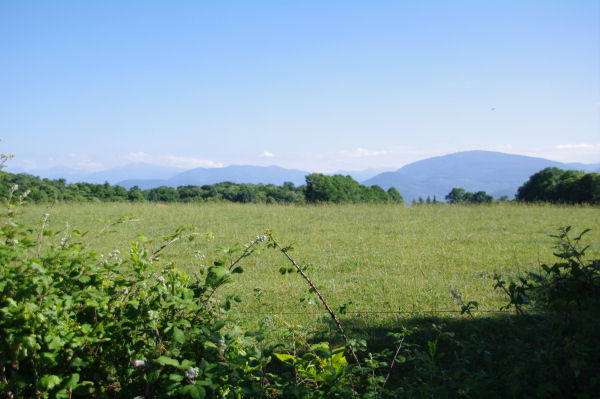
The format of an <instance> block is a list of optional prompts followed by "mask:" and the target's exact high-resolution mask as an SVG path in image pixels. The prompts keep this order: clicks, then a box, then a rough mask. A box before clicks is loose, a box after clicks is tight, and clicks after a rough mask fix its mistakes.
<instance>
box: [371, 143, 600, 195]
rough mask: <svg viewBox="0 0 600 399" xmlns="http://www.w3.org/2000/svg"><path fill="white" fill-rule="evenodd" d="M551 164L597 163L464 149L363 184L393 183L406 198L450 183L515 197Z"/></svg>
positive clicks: (441, 191)
mask: <svg viewBox="0 0 600 399" xmlns="http://www.w3.org/2000/svg"><path fill="white" fill-rule="evenodd" d="M552 166H554V167H557V168H561V169H578V170H584V171H586V172H591V171H593V170H594V169H595V168H596V167H597V165H586V164H580V163H575V164H565V163H561V162H556V161H551V160H548V159H543V158H534V157H528V156H524V155H513V154H505V153H501V152H494V151H464V152H457V153H454V154H449V155H444V156H439V157H434V158H428V159H424V160H422V161H417V162H413V163H411V164H408V165H405V166H404V167H402V168H400V169H398V170H397V171H395V172H386V173H381V174H379V175H377V176H375V177H373V178H371V179H368V180H365V181H363V182H362V184H365V185H372V184H377V185H379V186H381V187H383V188H385V189H388V188H390V187H395V188H396V189H397V190H398V191H400V194H402V196H403V197H404V200H405V201H407V202H410V201H412V200H413V199H417V198H418V197H422V198H424V199H425V198H426V197H427V196H429V197H432V198H433V196H436V197H437V199H438V200H443V199H444V197H445V196H446V195H447V194H448V193H449V192H450V191H451V190H452V188H453V187H462V188H464V189H466V190H467V191H479V190H483V191H485V192H487V193H488V194H492V195H494V196H496V197H499V196H501V195H508V197H509V198H514V195H515V194H516V192H517V189H518V188H519V187H520V186H521V185H522V184H523V183H525V182H526V181H527V180H528V179H529V177H530V176H531V175H533V174H534V173H536V172H538V171H540V170H542V169H544V168H547V167H552Z"/></svg>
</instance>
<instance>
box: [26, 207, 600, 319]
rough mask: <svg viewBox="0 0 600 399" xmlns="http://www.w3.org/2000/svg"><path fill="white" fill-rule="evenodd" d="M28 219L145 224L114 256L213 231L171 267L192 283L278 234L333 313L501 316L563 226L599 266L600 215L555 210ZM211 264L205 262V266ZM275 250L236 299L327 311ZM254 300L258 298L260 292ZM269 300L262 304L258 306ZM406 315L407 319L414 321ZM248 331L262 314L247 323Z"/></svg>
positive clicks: (160, 213) (115, 243) (83, 210)
mask: <svg viewBox="0 0 600 399" xmlns="http://www.w3.org/2000/svg"><path fill="white" fill-rule="evenodd" d="M25 210H26V213H25V215H24V216H22V218H24V219H26V220H28V221H30V222H32V221H37V220H39V219H41V217H42V215H43V214H44V213H46V212H47V213H50V215H51V216H50V226H51V228H52V229H54V230H62V229H64V226H65V223H66V222H69V224H70V226H71V228H78V229H80V230H87V231H90V234H92V233H95V232H97V231H98V230H99V229H100V228H101V226H102V224H101V223H100V222H97V221H96V219H97V218H102V219H105V220H114V219H116V218H118V217H120V216H123V215H132V214H133V215H136V216H137V217H138V218H139V219H140V221H138V222H135V223H128V224H124V225H120V226H119V227H118V231H116V232H114V233H111V234H108V235H104V236H102V237H100V238H99V239H98V246H97V248H101V250H102V251H104V252H106V253H108V252H110V251H111V250H113V249H120V250H121V252H124V251H126V250H127V246H128V243H129V242H130V241H133V240H135V238H136V236H137V235H138V234H143V235H145V236H146V237H149V238H151V237H159V236H164V235H167V234H169V233H171V232H173V231H174V230H175V228H177V227H178V226H181V225H195V226H198V227H199V228H200V229H201V230H202V231H210V232H213V233H214V235H215V238H214V239H200V240H197V241H194V242H191V243H190V242H181V243H178V244H175V245H173V246H172V247H170V248H169V249H168V250H167V251H166V253H165V255H164V258H165V259H167V258H169V259H172V260H174V261H175V263H176V265H177V267H178V268H180V269H181V270H184V271H187V272H195V271H197V270H199V267H200V266H199V265H200V263H201V261H200V260H199V259H198V258H196V257H195V256H194V251H195V250H200V251H201V252H202V253H203V254H205V255H206V259H207V260H212V259H214V253H215V249H216V248H217V247H219V246H232V245H234V244H236V243H248V242H250V241H251V240H252V239H253V238H254V237H255V236H256V235H257V234H262V233H263V232H264V231H265V230H267V229H270V230H271V231H272V232H273V234H274V235H275V236H276V237H277V239H278V240H279V241H280V243H281V244H283V245H286V244H289V243H296V244H295V246H294V247H295V250H294V252H292V253H291V254H292V256H293V257H295V259H296V260H297V261H299V262H301V263H310V264H312V265H313V268H312V270H310V271H309V274H310V276H311V277H312V278H313V280H314V281H315V282H316V283H317V285H318V286H319V287H320V288H321V289H322V292H323V294H324V296H325V297H326V298H327V299H328V300H329V302H330V304H331V306H332V308H337V307H339V306H341V305H343V304H345V303H348V302H352V304H351V305H350V306H349V307H348V310H349V311H350V312H352V311H389V312H395V311H401V312H406V311H431V310H436V311H438V312H439V311H442V310H457V309H458V306H457V305H456V303H455V300H454V299H453V298H452V297H451V295H450V290H451V289H454V290H456V291H458V292H460V293H461V294H462V295H463V298H464V299H465V300H476V301H478V302H479V304H480V309H482V310H497V309H498V308H499V306H500V305H501V304H503V303H504V299H503V298H502V297H501V295H500V293H499V292H497V291H494V290H493V280H492V276H493V274H494V273H495V272H498V273H501V274H503V275H505V276H515V275H517V274H518V273H521V272H523V271H525V270H528V269H531V268H533V267H535V266H537V265H539V264H541V263H545V262H552V261H553V256H552V248H551V246H552V243H553V239H552V238H550V237H548V234H551V233H554V232H556V229H557V228H558V227H559V226H565V225H573V226H574V227H575V228H576V229H577V230H580V229H583V228H591V229H592V232H591V233H589V234H588V235H587V242H590V243H592V247H593V250H594V252H591V253H590V255H593V256H596V257H598V256H600V251H599V249H600V248H599V247H600V209H599V208H591V207H570V206H569V207H566V206H549V205H514V204H501V205H494V206H471V207H463V206H446V205H438V206H414V207H410V208H406V207H403V206H394V205H340V206H268V205H241V204H204V205H185V204H169V205H164V204H130V203H113V204H72V205H71V204H58V205H54V206H53V207H47V206H28V207H27V208H25ZM205 263H206V261H205ZM288 265H289V264H288V263H286V259H285V258H284V257H283V255H282V254H281V253H278V252H276V251H274V250H272V249H270V250H265V252H263V253H261V254H258V255H255V256H253V257H250V258H247V259H245V260H243V263H242V266H243V267H244V269H245V273H244V274H242V275H236V282H235V283H234V284H231V285H229V286H228V287H227V291H229V292H232V291H235V292H236V293H240V294H243V295H244V298H245V300H244V302H243V303H242V304H241V308H240V310H241V311H243V312H265V313H269V312H320V311H321V310H322V309H321V308H320V307H319V306H318V305H311V304H309V303H308V301H306V300H305V301H303V302H301V301H300V299H301V298H302V297H305V296H307V286H306V285H305V283H304V281H302V280H301V278H300V276H298V275H295V274H292V275H285V276H282V275H280V273H279V272H278V270H279V268H280V267H281V266H288ZM255 289H256V290H255ZM259 291H260V293H261V294H260V295H256V293H258V292H259ZM405 316H406V315H405V314H400V315H399V317H405ZM241 317H242V318H243V319H244V322H245V323H246V324H247V325H248V326H252V325H254V323H256V322H257V321H259V320H260V319H262V318H263V317H265V315H264V314H242V315H241ZM269 317H270V318H271V319H272V320H274V323H275V324H278V325H284V324H285V323H288V324H292V325H297V326H300V329H301V330H303V331H310V330H311V329H315V328H319V327H322V324H320V320H321V318H322V315H319V314H302V315H295V314H294V315H292V314H275V315H270V316H269ZM346 317H352V318H354V319H357V318H358V319H359V321H360V322H361V323H362V322H364V323H365V325H367V324H368V325H370V326H374V325H386V324H388V323H394V322H395V320H396V319H395V317H396V316H394V315H393V314H379V315H377V314H367V315H360V316H359V315H355V314H352V313H349V314H348V315H347V316H346Z"/></svg>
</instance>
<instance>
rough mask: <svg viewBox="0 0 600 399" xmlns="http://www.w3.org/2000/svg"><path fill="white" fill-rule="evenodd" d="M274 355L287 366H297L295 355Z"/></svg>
mask: <svg viewBox="0 0 600 399" xmlns="http://www.w3.org/2000/svg"><path fill="white" fill-rule="evenodd" d="M273 355H274V356H275V357H276V358H277V359H279V360H281V361H282V362H284V363H287V364H295V363H296V357H295V356H294V355H289V354H287V353H273Z"/></svg>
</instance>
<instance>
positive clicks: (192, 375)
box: [185, 367, 200, 383]
mask: <svg viewBox="0 0 600 399" xmlns="http://www.w3.org/2000/svg"><path fill="white" fill-rule="evenodd" d="M199 374H200V369H199V368H198V367H190V368H189V369H187V370H185V376H186V378H188V379H189V380H190V381H192V383H194V382H196V378H198V375H199Z"/></svg>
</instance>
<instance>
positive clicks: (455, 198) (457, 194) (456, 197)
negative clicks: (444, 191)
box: [446, 187, 466, 204]
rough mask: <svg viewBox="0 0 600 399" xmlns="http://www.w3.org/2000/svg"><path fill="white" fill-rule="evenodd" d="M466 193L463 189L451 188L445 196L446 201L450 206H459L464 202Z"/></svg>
mask: <svg viewBox="0 0 600 399" xmlns="http://www.w3.org/2000/svg"><path fill="white" fill-rule="evenodd" d="M465 194H466V191H465V189H464V188H457V187H455V188H453V189H452V191H450V192H449V193H448V195H446V201H448V202H450V203H451V204H460V203H462V202H464V201H465Z"/></svg>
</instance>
